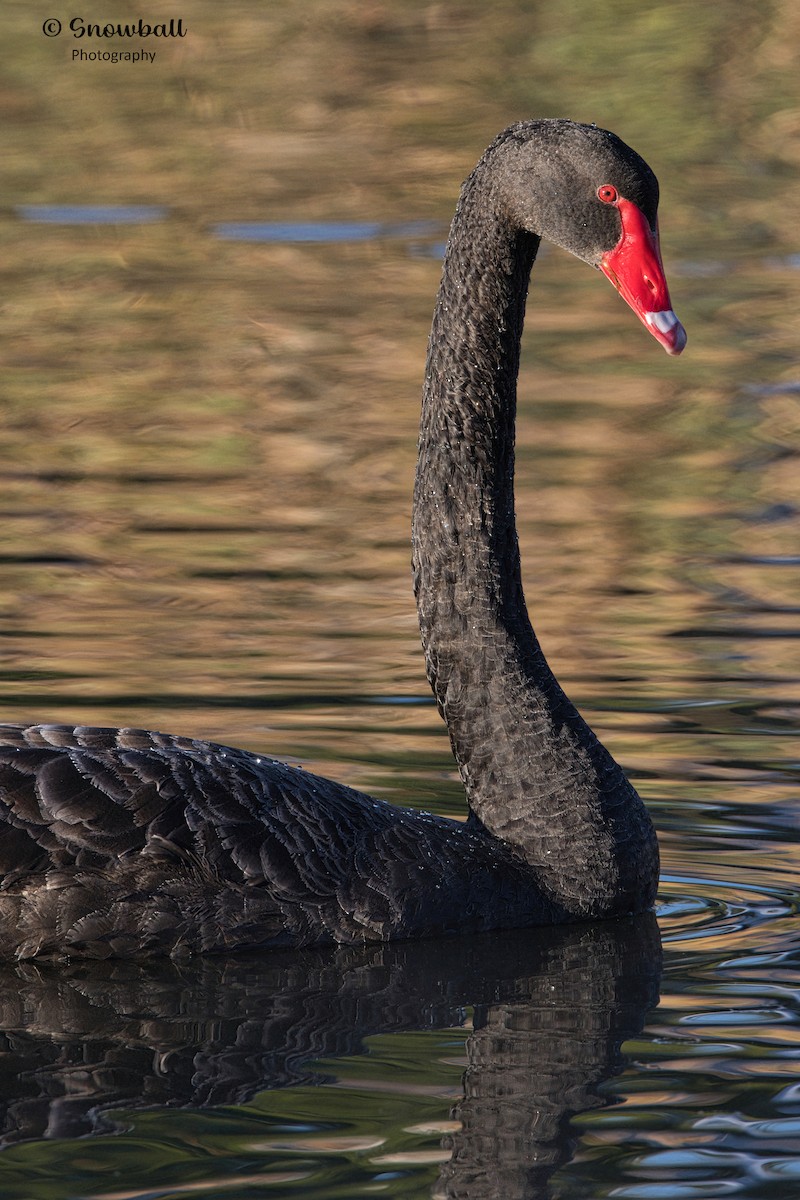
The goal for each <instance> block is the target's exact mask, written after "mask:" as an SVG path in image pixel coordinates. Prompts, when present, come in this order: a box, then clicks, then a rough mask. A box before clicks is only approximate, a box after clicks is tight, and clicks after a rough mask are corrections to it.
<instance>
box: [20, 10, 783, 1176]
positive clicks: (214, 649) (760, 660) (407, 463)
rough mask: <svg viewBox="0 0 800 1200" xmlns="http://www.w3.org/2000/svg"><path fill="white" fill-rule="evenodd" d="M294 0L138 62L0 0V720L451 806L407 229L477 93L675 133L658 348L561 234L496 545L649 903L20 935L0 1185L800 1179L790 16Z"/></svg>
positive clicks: (424, 214) (432, 207)
mask: <svg viewBox="0 0 800 1200" xmlns="http://www.w3.org/2000/svg"><path fill="white" fill-rule="evenodd" d="M101 7H102V6H101ZM304 14H305V15H304V18H303V21H300V20H298V19H297V17H296V15H293V14H292V12H291V11H289V10H288V9H286V8H285V7H283V8H280V10H279V9H278V8H276V9H275V11H272V10H271V7H270V6H267V9H261V8H259V9H258V10H256V9H255V8H254V7H252V6H248V5H247V4H244V3H241V4H236V3H235V4H232V5H229V6H226V8H225V10H224V12H221V11H217V10H216V9H215V8H213V7H212V6H211V5H210V4H208V5H207V4H205V3H203V2H200V0H193V3H191V4H190V5H189V8H188V9H185V10H184V13H183V16H184V19H185V21H186V23H187V25H188V27H189V36H188V37H187V38H186V39H183V40H182V42H181V43H180V44H179V45H174V46H173V45H167V44H164V45H163V46H159V47H158V53H159V58H158V60H157V63H156V64H153V68H152V69H151V68H150V67H148V68H147V71H146V72H145V68H144V67H142V68H140V69H139V73H138V74H134V73H133V72H132V71H131V69H130V67H125V66H123V65H122V64H118V65H117V66H115V67H113V68H111V67H104V66H101V64H90V65H89V66H73V64H72V63H71V61H70V60H69V49H70V47H69V46H68V45H67V43H66V42H64V41H60V40H56V39H45V38H44V37H43V36H42V35H41V34H40V32H39V29H38V27H35V26H36V22H34V21H33V19H32V18H31V16H30V15H29V13H28V11H27V10H26V9H25V8H23V7H19V8H16V7H15V6H13V5H12V6H10V7H9V11H8V14H7V15H6V16H4V22H7V27H8V28H7V54H8V57H7V61H6V70H7V78H6V80H5V82H4V88H3V90H2V91H1V92H0V110H2V113H3V116H4V120H3V122H2V123H0V137H2V139H3V161H4V168H5V177H6V201H5V203H6V205H7V206H8V207H7V208H5V209H4V210H3V214H2V218H1V219H0V236H2V240H3V261H4V273H5V284H4V305H3V309H2V321H3V332H4V338H3V341H4V346H5V348H6V352H5V359H4V366H3V368H2V375H1V376H0V389H1V394H2V428H3V436H2V439H0V510H2V514H3V523H2V530H3V537H2V543H0V563H2V576H0V580H1V583H0V586H1V587H2V591H1V592H0V616H1V617H2V619H1V620H0V681H2V691H1V692H0V697H1V699H2V715H3V716H4V717H7V718H20V719H28V718H30V719H32V720H33V719H48V720H59V719H69V720H74V721H83V722H96V723H103V724H118V723H133V724H141V725H146V726H149V727H154V728H166V729H169V730H173V731H175V732H182V733H187V734H194V735H198V736H209V737H213V738H216V739H218V740H225V741H230V742H233V743H234V744H237V745H242V746H246V747H248V748H250V749H253V750H259V751H266V752H268V753H272V754H276V755H280V756H281V757H284V758H288V759H290V760H292V761H296V762H301V763H303V764H304V765H306V766H307V767H309V768H310V769H314V770H318V771H321V772H322V773H324V774H328V775H331V776H334V777H336V778H338V779H341V780H343V781H345V782H348V783H350V784H353V785H355V786H357V787H361V788H364V789H366V790H368V791H371V792H373V793H375V794H377V795H380V796H382V797H385V798H387V799H393V800H398V801H402V802H404V803H411V804H417V805H420V806H425V807H432V808H435V809H436V810H437V811H441V812H445V813H449V814H456V813H459V812H461V811H463V802H462V799H461V793H460V787H459V784H458V782H457V779H456V777H455V773H454V770H453V766H452V760H451V758H450V753H449V748H448V745H447V739H446V735H445V733H444V730H443V728H442V726H441V723H440V721H439V718H438V716H437V714H436V711H435V708H434V706H433V704H432V702H431V699H430V696H429V692H428V689H427V684H426V683H425V680H424V672H423V666H422V656H421V652H420V650H419V646H418V640H417V632H416V621H415V617H414V612H413V601H412V597H411V588H410V580H409V571H408V559H409V548H408V540H409V519H410V493H411V484H412V478H413V469H414V449H415V437H416V422H417V417H418V403H419V400H418V398H419V390H420V381H421V374H422V366H423V359H424V348H425V339H426V336H427V327H428V322H429V320H430V312H431V308H432V303H433V297H434V294H435V290H436V283H437V277H438V270H439V264H438V261H437V258H436V254H437V250H438V248H439V246H440V244H441V238H442V236H443V234H444V231H445V229H446V226H447V222H448V220H449V217H450V214H451V211H452V207H453V203H454V200H455V195H456V190H457V186H458V182H459V181H460V179H461V178H463V176H464V175H465V174H466V172H467V171H468V170H469V169H470V167H471V166H472V164H473V162H474V161H475V159H476V157H477V155H478V154H479V153H480V151H481V150H482V148H483V146H484V145H485V144H486V142H487V141H488V140H489V138H490V137H491V136H492V135H493V134H494V133H495V132H496V131H497V130H498V129H500V128H501V127H502V126H503V125H504V124H506V123H508V121H510V120H512V119H514V118H516V117H518V116H527V115H541V114H555V113H563V114H564V115H570V116H573V117H575V118H576V119H580V120H595V121H597V122H598V123H599V124H601V125H606V126H608V127H611V128H614V129H616V130H617V131H618V132H619V133H620V134H622V136H624V137H625V138H626V139H627V140H629V141H630V142H631V143H632V144H633V145H634V146H636V147H637V148H638V149H640V150H641V151H642V152H644V153H645V154H646V156H647V157H648V158H649V159H650V160H651V161H652V163H653V165H654V166H655V167H656V168H657V170H658V172H659V175H660V177H661V182H662V195H663V200H662V218H661V224H662V238H663V244H664V252H665V259H666V264H667V272H668V275H669V278H670V283H671V290H672V297H673V301H674V303H675V308H676V311H677V312H678V315H679V316H680V318H681V320H682V321H683V322H684V324H685V325H686V327H687V330H688V332H689V338H690V341H689V347H688V349H687V351H686V353H685V354H684V356H683V357H682V358H681V359H680V360H677V361H673V360H669V359H668V358H667V357H666V355H664V354H663V353H662V352H661V351H660V350H659V348H658V347H657V346H656V344H655V343H654V342H653V341H652V339H650V338H649V337H648V335H647V334H646V332H645V331H644V330H643V329H642V328H641V327H640V326H639V324H638V322H636V320H635V318H633V316H632V314H630V313H629V312H628V310H627V309H626V307H625V306H624V305H623V304H621V302H620V301H619V299H618V297H616V296H615V295H614V293H613V292H612V290H611V289H610V288H609V287H608V286H607V284H606V283H605V281H604V280H602V279H601V278H600V277H599V276H597V275H596V274H595V273H594V272H591V271H588V270H587V269H586V268H585V267H584V266H582V265H581V264H579V263H577V262H574V261H572V260H570V259H568V258H566V257H565V256H564V255H563V254H561V253H560V252H557V251H548V252H547V253H544V254H542V255H541V257H540V260H539V262H538V263H537V265H536V268H535V276H534V284H533V287H532V292H531V298H530V303H529V327H528V331H527V334H526V342H525V347H524V356H523V367H522V377H521V384H520V423H519V435H518V496H517V500H518V510H519V524H520V539H521V545H522V552H523V562H524V570H525V580H526V590H527V594H528V599H529V603H530V606H531V609H532V612H533V615H534V618H535V623H536V627H537V631H538V632H539V634H540V637H541V640H542V642H543V644H544V646H545V648H546V650H547V653H548V655H549V657H550V659H551V662H552V663H553V665H554V667H555V668H556V669H557V671H558V674H559V677H560V678H561V679H562V681H563V682H564V685H565V687H566V688H567V690H568V691H569V693H570V695H571V696H572V697H573V698H574V699H575V700H576V701H577V702H578V703H579V705H580V706H581V708H582V709H583V711H584V712H585V713H586V715H587V716H588V717H589V719H590V721H591V722H592V724H593V725H594V727H595V728H596V729H597V730H598V732H599V733H600V735H601V736H602V737H603V739H604V740H605V741H607V742H608V744H609V745H610V747H611V748H612V750H613V751H614V753H615V754H616V755H617V756H618V757H619V758H620V759H621V760H622V761H623V762H624V763H625V764H626V766H627V767H628V769H629V770H630V772H631V774H632V776H633V777H634V778H635V780H636V782H637V785H638V786H639V788H640V790H641V791H642V794H643V795H644V796H645V798H646V800H647V802H648V804H649V806H650V808H651V811H652V812H653V814H654V818H655V820H656V823H657V826H658V829H659V836H660V842H661V847H662V858H663V872H662V885H661V891H660V897H659V907H658V913H657V922H658V931H659V935H660V936H659V937H658V938H657V937H655V935H654V929H653V923H652V922H651V921H649V920H647V919H644V920H642V921H639V922H634V923H632V924H626V923H623V925H622V926H620V927H619V928H618V927H616V926H604V927H598V928H593V929H576V930H570V931H563V930H562V931H538V932H537V931H531V932H527V933H525V934H522V935H514V936H509V935H502V936H498V937H493V938H490V939H478V940H477V941H472V942H468V943H466V944H462V943H461V942H459V941H458V940H456V941H453V942H450V943H447V944H444V945H441V944H434V943H431V944H428V945H420V946H396V947H390V948H383V949H382V948H370V949H367V950H364V951H338V952H335V951H331V952H325V953H316V952H315V953H308V954H304V955H274V956H270V957H268V958H264V957H259V956H246V957H243V958H242V959H240V960H238V961H228V960H225V961H213V962H203V963H197V964H191V965H189V966H186V967H181V968H180V969H177V968H174V967H172V966H170V965H168V964H151V965H150V966H148V967H144V968H134V967H132V966H131V965H129V964H104V965H103V964H100V965H91V964H88V965H81V964H77V963H75V964H70V965H69V966H67V967H60V968H54V967H52V966H48V965H46V964H36V965H33V964H29V965H27V966H26V967H25V968H19V969H15V968H13V967H10V966H8V967H6V968H4V969H3V971H2V973H0V1011H1V1012H2V1018H3V1024H2V1029H3V1031H4V1032H3V1040H2V1042H0V1051H1V1052H0V1107H1V1111H2V1117H1V1118H0V1136H1V1137H2V1141H3V1146H4V1149H3V1151H2V1153H0V1195H2V1196H3V1197H6V1196H8V1197H19V1198H20V1200H23V1198H24V1200H74V1198H77V1197H92V1198H93V1200H96V1198H98V1197H114V1198H117V1197H118V1198H119V1200H122V1198H123V1197H126V1198H127V1197H137V1198H144V1197H159V1198H161V1197H163V1198H164V1200H184V1197H187V1196H192V1195H201V1196H202V1195H210V1196H217V1195H221V1196H230V1197H232V1198H233V1200H243V1198H247V1200H249V1198H250V1197H251V1196H252V1197H255V1196H263V1195H264V1194H266V1195H279V1196H282V1197H283V1196H298V1197H303V1198H309V1197H319V1198H320V1200H322V1198H324V1200H328V1198H332V1197H338V1196H342V1197H345V1196H346V1197H351V1196H353V1195H360V1194H362V1193H363V1194H369V1195H371V1194H386V1195H389V1196H396V1197H400V1198H403V1200H405V1198H406V1197H416V1196H420V1197H430V1196H465V1197H469V1198H470V1200H478V1198H479V1197H482V1196H492V1197H498V1196H502V1197H504V1198H505V1197H508V1198H509V1200H512V1198H513V1197H537V1198H538V1197H552V1198H553V1200H579V1198H582V1197H586V1198H587V1200H589V1198H591V1200H597V1198H598V1197H605V1196H609V1197H611V1196H613V1197H626V1198H636V1200H660V1198H661V1197H669V1198H670V1200H673V1198H674V1197H677V1198H679V1200H682V1198H683V1197H692V1198H695V1197H709V1198H711V1200H719V1198H721V1197H727V1196H733V1197H736V1198H737V1200H739V1198H746V1200H765V1198H768V1197H771V1196H776V1197H778V1196H779V1197H781V1198H782V1200H783V1198H784V1197H786V1196H789V1195H793V1194H795V1193H797V1194H800V1180H798V1178H797V1175H798V1168H797V1165H796V1164H797V1162H798V1160H799V1156H798V1149H800V1139H799V1138H798V1134H799V1133H800V1124H799V1123H798V1122H800V1111H799V1106H800V1090H798V1087H799V1086H800V1081H799V1079H798V1075H799V1073H800V1053H799V1050H800V1021H799V1019H798V1012H797V1000H796V997H797V994H798V983H799V982H800V974H799V973H798V967H800V963H798V949H797V939H798V935H797V932H796V931H797V928H798V926H797V924H796V917H795V914H796V908H797V900H798V891H799V889H798V880H799V879H800V862H799V861H798V843H797V834H796V827H797V818H796V804H797V791H798V753H797V740H796V729H797V711H798V702H800V670H798V629H799V628H800V626H798V604H797V581H798V569H799V567H798V545H799V544H800V543H799V541H798V521H799V514H800V487H799V486H798V472H797V446H798V438H797V395H798V388H800V364H798V344H800V319H799V318H798V316H797V314H798V312H800V303H798V301H800V296H799V295H798V293H799V292H800V273H798V270H797V264H798V249H799V248H798V245H797V240H796V219H795V214H796V212H797V210H798V203H799V202H800V196H798V194H797V193H798V186H797V182H796V178H797V175H796V166H797V162H798V160H800V149H799V147H800V141H799V140H798V128H800V126H798V122H797V85H796V78H795V68H794V64H793V62H792V55H791V53H790V50H789V48H790V47H791V46H792V45H794V44H796V40H797V38H796V37H794V34H795V33H796V34H798V35H800V30H797V29H796V28H795V25H796V21H797V18H796V17H795V16H794V15H793V13H789V12H788V11H787V10H784V9H778V8H776V9H775V10H774V11H773V10H766V11H765V9H764V6H763V5H761V4H756V3H755V2H753V3H747V2H744V3H742V2H741V0H737V2H736V3H735V4H734V3H733V0H730V2H727V3H726V2H725V0H723V2H722V3H720V4H717V5H714V6H713V7H712V8H708V7H707V6H706V7H702V6H689V5H687V4H684V3H674V2H673V3H670V4H666V3H655V4H652V5H648V6H646V7H642V6H633V7H632V6H630V5H629V4H627V3H623V2H622V0H618V2H609V3H607V4H605V5H602V6H598V5H596V4H591V3H588V0H587V2H584V0H573V2H571V3H570V4H569V5H566V6H565V5H559V6H557V7H556V6H548V5H539V6H536V8H535V9H531V7H530V6H528V5H525V4H523V3H521V2H520V3H516V2H514V3H511V4H509V5H504V6H498V7H496V8H491V7H490V8H486V6H478V5H470V4H467V5H466V6H462V7H461V8H460V9H459V10H458V12H457V13H456V12H455V11H454V10H453V11H450V10H447V9H444V8H430V7H424V6H422V5H421V4H420V5H417V4H414V3H409V4H407V5H403V6H402V7H401V8H398V7H397V6H394V7H392V8H389V7H387V8H385V9H384V8H382V7H381V6H372V7H369V8H362V7H360V6H354V7H352V8H351V9H346V8H345V9H342V7H341V6H339V5H336V6H328V5H325V4H322V3H315V4H313V5H312V6H311V7H308V6H306V8H305V9H304ZM92 19H93V20H102V19H103V13H102V12H100V11H99V10H98V11H97V12H96V13H95V12H93V13H92ZM109 19H113V20H118V19H119V14H118V13H116V12H114V13H113V14H112V15H110V16H109ZM793 23H794V24H793ZM793 37H794V40H793ZM143 72H145V73H143ZM34 206H36V207H34ZM87 213H88V214H89V216H90V217H91V219H87ZM48 214H49V217H48ZM115 214H116V217H117V219H116V220H114V221H113V222H112V223H109V217H112V216H114V215H115ZM67 217H69V218H70V219H69V220H65V218H67ZM51 218H52V219H51ZM231 231H238V235H237V236H233V234H232V233H231ZM226 233H227V234H230V235H231V236H227V235H226ZM245 236H247V238H248V239H251V238H253V239H255V240H242V238H243V237H245ZM320 238H322V240H319V239H320ZM659 941H660V942H661V945H659Z"/></svg>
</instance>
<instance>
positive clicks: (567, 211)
mask: <svg viewBox="0 0 800 1200" xmlns="http://www.w3.org/2000/svg"><path fill="white" fill-rule="evenodd" d="M489 158H491V159H492V160H493V161H492V171H493V173H494V174H495V177H496V179H497V183H498V188H499V193H498V195H499V201H500V203H501V204H502V206H503V208H504V210H505V212H506V215H507V217H508V218H509V219H510V220H511V221H512V222H513V223H514V224H516V225H517V226H518V227H519V228H521V229H525V230H527V231H528V232H530V233H532V234H535V235H537V236H538V237H544V238H547V240H548V241H552V242H555V243H556V245H558V246H562V247H563V248H564V249H565V250H569V251H570V253H571V254H574V255H575V256H576V257H577V258H580V259H583V261H584V262H587V263H589V264H590V265H591V266H593V267H597V268H598V269H599V270H600V271H602V272H603V274H604V275H605V276H606V278H607V279H609V280H610V282H611V283H612V284H613V286H614V287H615V288H616V289H617V291H618V292H619V293H620V295H621V296H622V298H623V299H624V300H625V301H626V302H627V303H628V304H629V305H630V307H631V308H632V309H633V311H634V312H635V313H636V315H637V316H638V317H639V319H640V321H642V323H643V324H644V325H645V327H646V328H647V329H648V331H649V332H650V333H651V334H652V335H653V337H655V338H656V340H657V341H658V342H660V343H661V345H662V346H663V347H664V349H665V350H666V351H667V353H668V354H680V353H681V351H682V350H683V348H684V347H685V345H686V331H685V330H684V328H683V326H682V325H681V323H680V321H679V320H678V318H677V317H676V316H675V313H674V312H673V309H672V302H671V300H670V296H669V288H668V287H667V280H666V275H665V273H664V266H663V263H662V261H661V247H660V242H659V234H658V180H657V179H656V177H655V175H654V173H653V172H652V170H651V169H650V167H649V166H648V165H647V163H646V162H645V161H644V159H643V158H641V157H640V155H638V154H637V153H636V151H635V150H632V149H631V147H630V146H627V145H626V144H625V142H623V141H622V140H621V139H620V138H618V137H617V136H616V134H613V133H610V132H609V131H608V130H605V129H598V128H597V126H595V125H579V124H577V123H576V122H574V121H560V120H542V121H527V122H522V123H520V124H519V125H513V126H511V128H510V129H507V130H506V131H505V132H504V133H503V134H501V135H500V137H499V138H497V139H495V141H494V142H493V143H492V145H491V146H490V147H489V150H488V151H487V154H486V158H485V160H484V161H486V160H488V159H489Z"/></svg>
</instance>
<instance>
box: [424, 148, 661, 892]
mask: <svg viewBox="0 0 800 1200" xmlns="http://www.w3.org/2000/svg"><path fill="white" fill-rule="evenodd" d="M489 187H490V185H489V184H488V183H486V182H485V180H484V178H483V175H482V173H481V168H480V165H479V167H478V169H477V170H476V172H474V173H473V175H472V176H471V177H470V179H469V180H468V181H467V183H466V184H465V187H464V190H463V192H462V196H461V200H460V202H459V207H458V209H457V211H456V216H455V219H454V222H453V226H452V229H451V232H450V238H449V242H448V248H447V252H446V255H445V262H444V269H443V275H442V282H441V287H440V290H439V295H438V299H437V303H436V309H435V314H434V319H433V326H432V331H431V338H430V344H429V352H428V361H427V368H426V374H425V386H424V392H423V405H422V419H421V428H420V443H419V461H418V467H417V477H416V486H415V490H414V520H413V566H414V584H415V593H416V596H417V607H418V612H419V622H420V630H421V635H422V643H423V648H424V651H425V659H426V665H427V671H428V678H429V680H430V683H431V686H432V687H433V690H434V693H435V695H436V699H437V702H438V705H439V709H440V711H441V713H442V715H443V716H444V719H445V721H446V722H447V726H448V729H449V732H450V739H451V742H452V746H453V751H454V754H455V757H456V760H457V762H458V766H459V770H460V772H461V776H462V779H463V781H464V784H465V788H466V792H467V799H468V802H469V805H470V808H471V811H472V814H473V815H472V817H471V819H472V820H473V821H475V820H476V819H477V820H478V821H480V822H481V823H482V824H483V825H484V826H485V827H486V828H487V829H488V830H489V831H491V832H492V833H494V834H495V835H496V836H498V837H502V838H503V839H505V840H506V841H509V842H512V843H513V844H515V845H516V846H517V847H518V849H519V851H520V852H521V853H522V854H523V855H524V857H526V858H527V859H528V861H529V862H530V863H531V864H532V865H535V866H536V867H537V868H539V869H540V870H541V872H542V874H543V878H544V880H545V883H547V881H548V880H549V886H550V887H551V890H552V893H553V894H554V895H562V894H563V893H564V891H565V889H566V890H570V889H571V888H573V885H574V883H575V876H578V875H579V876H581V879H582V882H581V884H580V886H579V890H583V891H585V890H586V889H588V890H589V891H590V892H592V897H591V898H587V900H586V905H585V908H584V909H582V910H581V911H586V912H587V913H591V912H594V911H595V910H597V909H599V908H602V907H603V905H604V904H605V905H606V906H607V905H608V902H609V896H610V894H611V893H612V892H614V893H616V892H619V891H621V892H622V893H625V895H627V894H628V893H629V892H630V891H631V889H633V890H634V891H635V890H637V889H638V890H639V892H641V891H642V888H643V881H642V879H641V878H639V877H637V878H630V879H629V878H628V875H629V874H630V870H629V868H628V867H626V866H625V865H624V864H623V865H620V861H618V860H620V859H621V858H624V857H625V855H624V851H623V852H622V853H618V851H619V849H620V848H619V846H618V845H617V843H618V842H621V843H624V842H625V841H626V840H627V841H628V842H630V839H631V838H633V839H634V840H637V839H638V841H639V842H640V843H641V842H642V841H644V842H646V843H648V844H649V850H648V853H649V854H650V857H651V859H652V855H653V853H654V851H653V845H654V842H653V835H652V828H651V826H650V824H649V819H648V818H647V816H646V814H644V810H643V808H642V806H641V802H640V801H639V798H638V796H637V795H636V793H635V792H634V791H633V788H632V787H631V786H630V784H629V783H628V781H627V779H626V778H625V776H624V774H623V772H622V770H621V769H620V767H619V766H618V765H617V763H616V762H614V760H613V759H612V758H611V756H610V755H609V754H608V752H607V751H606V750H605V749H604V748H603V746H602V745H601V744H600V743H599V742H598V740H597V738H596V737H595V735H594V734H593V733H592V731H591V730H590V729H589V727H588V726H587V725H586V723H585V722H584V721H583V719H582V718H581V716H580V715H579V714H578V712H577V710H576V709H575V708H574V706H573V705H572V704H571V702H570V701H569V700H568V699H567V697H566V696H565V694H564V693H563V691H562V690H561V688H560V687H559V685H558V683H557V681H556V679H555V677H554V675H553V673H552V672H551V670H550V668H549V666H548V664H547V662H546V660H545V658H544V655H543V653H542V651H541V648H540V646H539V644H538V642H537V640H536V637H535V635H534V632H533V629H532V627H531V624H530V620H529V618H528V612H527V609H526V606H525V599H524V596H523V590H522V581H521V573H520V560H519V549H518V545H517V532H516V524H515V518H514V482H513V481H514V421H515V409H516V380H517V371H518V366H519V353H520V339H521V334H522V326H523V320H524V313H525V300H526V294H527V288H528V281H529V276H530V270H531V267H532V265H533V261H534V259H535V256H536V251H537V249H538V244H539V239H538V237H536V236H534V235H532V234H529V233H525V232H520V231H518V230H515V229H514V228H513V227H511V226H510V225H509V224H508V223H507V222H505V220H504V219H503V217H502V216H501V215H498V214H499V212H500V209H501V206H500V205H499V204H494V203H493V202H492V197H491V195H490V194H489ZM631 822H633V825H634V826H635V828H633V829H631V828H629V826H630V824H631ZM627 849H628V850H630V849H631V847H630V845H628V847H627ZM570 860H573V861H570ZM649 865H650V868H652V862H651V863H650V864H649ZM634 874H636V871H635V870H634ZM584 877H585V879H584ZM647 886H650V887H651V890H652V885H646V886H645V887H644V890H647ZM573 890H574V889H573ZM581 903H583V902H581ZM624 903H625V900H624V899H623V900H622V904H623V906H624ZM622 911H624V907H623V909H622Z"/></svg>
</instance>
